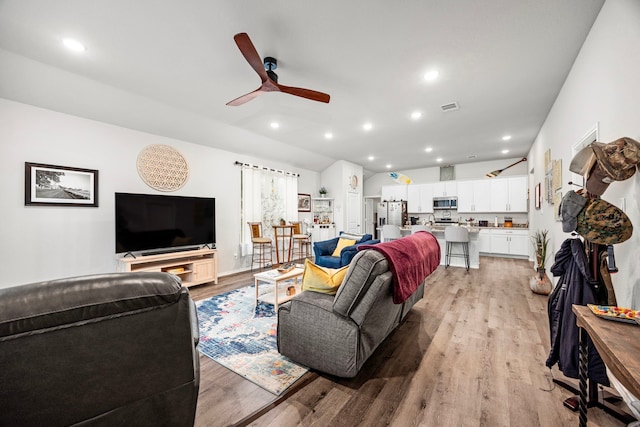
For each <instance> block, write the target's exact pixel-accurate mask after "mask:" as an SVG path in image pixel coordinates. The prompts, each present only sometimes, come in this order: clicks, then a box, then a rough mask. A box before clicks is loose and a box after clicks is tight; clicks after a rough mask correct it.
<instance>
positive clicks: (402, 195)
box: [380, 184, 409, 202]
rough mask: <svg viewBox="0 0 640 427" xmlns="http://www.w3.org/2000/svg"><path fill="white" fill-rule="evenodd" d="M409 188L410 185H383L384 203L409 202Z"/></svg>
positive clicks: (382, 196)
mask: <svg viewBox="0 0 640 427" xmlns="http://www.w3.org/2000/svg"><path fill="white" fill-rule="evenodd" d="M407 187H409V186H408V185H401V184H396V185H383V186H382V189H381V194H380V196H381V198H382V201H383V202H390V201H391V202H397V201H400V200H407Z"/></svg>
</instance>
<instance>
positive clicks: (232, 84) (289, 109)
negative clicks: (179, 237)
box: [0, 0, 604, 172]
mask: <svg viewBox="0 0 640 427" xmlns="http://www.w3.org/2000/svg"><path fill="white" fill-rule="evenodd" d="M603 2H604V0H562V1H558V0H536V1H530V0H484V1H472V0H449V1H437V0H405V1H399V2H390V1H385V0H351V1H344V0H342V1H336V0H325V1H306V0H297V1H294V0H289V1H283V0H272V1H268V2H267V1H260V0H216V1H211V0H182V1H178V0H91V1H87V0H56V1H51V0H0V48H2V49H4V52H2V55H0V60H1V61H2V63H0V68H1V69H2V70H0V77H2V79H3V80H2V81H1V82H0V96H1V97H4V98H8V99H13V100H16V101H20V102H26V103H29V104H34V105H38V106H42V107H45V108H50V109H53V110H56V111H62V112H65V113H70V114H75V115H78V116H83V117H88V118H91V119H96V120H101V121H104V122H107V123H113V124H116V125H120V126H126V127H129V128H133V129H138V130H141V131H145V132H150V133H154V134H158V135H165V136H169V137H172V138H178V139H182V140H186V141H191V142H194V143H198V144H203V145H208V146H212V147H218V148H221V149H225V150H231V151H234V152H237V153H241V154H247V155H252V156H256V157H259V158H266V159H277V160H278V161H283V162H286V163H288V164H291V165H293V166H297V167H302V168H307V169H311V170H317V171H320V170H322V169H324V168H326V167H327V166H328V165H330V164H331V163H332V162H333V161H335V160H340V159H342V160H348V161H351V162H354V163H357V164H361V165H363V167H364V168H365V170H367V171H369V172H383V171H386V170H387V168H386V165H387V164H391V165H392V167H391V169H393V170H407V169H414V168H423V167H432V166H437V165H440V164H460V163H468V162H476V161H488V160H496V159H500V158H509V159H512V158H514V157H521V156H526V155H527V152H528V150H529V148H530V147H531V144H532V143H533V140H534V138H535V136H536V135H537V133H538V130H539V129H540V127H541V126H542V124H543V121H544V119H545V117H546V116H547V114H548V112H549V110H550V108H551V106H552V103H553V101H554V100H555V98H556V96H557V94H558V92H559V90H560V88H561V86H562V84H563V82H564V80H565V78H566V76H567V74H568V72H569V70H570V68H571V66H572V64H573V61H574V59H575V57H576V55H577V53H578V51H579V49H580V47H581V45H582V43H583V41H584V39H585V37H586V35H587V33H588V31H589V29H590V28H591V25H592V24H593V21H594V20H595V17H596V16H597V14H598V12H599V10H600V8H601V6H602V4H603ZM239 32H246V33H248V35H249V36H250V38H251V40H252V41H253V43H254V45H255V47H256V49H257V51H258V53H259V54H260V55H261V56H262V57H264V56H273V57H275V58H277V59H278V69H277V70H276V72H277V74H278V75H279V79H280V80H279V82H280V83H282V84H285V85H288V86H298V87H303V88H308V89H313V90H317V91H321V92H326V93H329V94H330V95H331V102H330V103H329V104H323V103H318V102H314V101H310V100H306V99H303V98H298V97H295V96H291V95H286V94H282V93H268V94H265V95H263V96H260V97H258V98H256V99H254V100H252V101H250V102H249V103H247V104H244V105H242V106H238V107H229V106H226V105H225V103H226V102H228V101H230V100H232V99H234V98H236V97H238V96H240V95H243V94H245V93H247V92H250V91H252V90H254V89H256V88H257V87H258V86H259V84H260V79H259V77H258V76H257V74H256V73H255V72H254V71H253V70H252V69H251V67H250V66H249V64H248V63H247V62H246V61H245V59H244V58H243V56H242V55H241V53H240V51H239V50H238V48H237V46H236V45H235V43H234V41H233V36H234V34H236V33H239ZM63 37H74V38H76V39H78V40H80V41H82V42H83V43H85V44H86V45H87V47H88V50H87V51H86V52H85V53H84V54H82V55H78V54H72V53H70V52H68V51H66V50H65V48H63V47H62V45H61V39H62V38H63ZM432 68H436V69H438V70H439V72H440V77H439V79H438V80H436V81H435V82H433V83H428V82H426V81H425V80H424V79H423V74H424V73H425V72H426V71H428V70H430V69H432ZM454 101H455V102H458V103H459V105H460V109H459V110H458V111H453V112H447V113H444V112H442V111H441V109H440V106H441V105H442V104H446V103H450V102H454ZM414 110H420V111H422V113H423V116H422V118H421V119H420V120H418V121H413V120H411V119H410V117H409V116H410V114H411V112H412V111H414ZM274 120H277V121H278V122H279V123H280V128H279V129H277V130H274V129H272V128H271V127H270V126H269V124H270V122H271V121H274ZM365 121H370V122H371V123H372V124H373V129H372V130H371V131H369V132H365V131H363V129H362V124H363V123H364V122H365ZM327 131H331V132H333V134H334V138H333V139H332V140H330V141H328V140H326V139H325V138H324V134H325V132H327ZM505 134H509V135H512V139H511V141H509V142H504V141H502V140H501V137H502V136H503V135H505ZM428 146H430V147H433V151H432V152H431V153H426V152H425V148H426V147H428ZM505 148H506V149H509V150H510V152H509V153H508V154H502V153H501V150H503V149H505ZM370 155H372V156H375V160H373V161H369V160H368V159H367V158H368V156H370ZM471 156H476V157H475V158H472V157H471ZM437 157H441V158H442V159H443V161H442V163H437V162H436V158H437ZM240 160H242V159H240Z"/></svg>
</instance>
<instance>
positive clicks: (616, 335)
mask: <svg viewBox="0 0 640 427" xmlns="http://www.w3.org/2000/svg"><path fill="white" fill-rule="evenodd" d="M572 309H573V312H574V313H575V315H576V324H577V325H578V327H579V328H580V364H579V370H580V407H579V408H580V416H579V425H580V427H586V425H587V355H588V349H587V339H586V338H587V337H586V335H585V334H589V337H590V338H591V341H592V342H593V344H594V345H595V346H596V349H597V350H598V353H599V354H600V357H601V358H602V360H603V362H604V363H605V365H607V367H608V368H609V370H610V371H611V372H612V373H613V375H614V376H615V377H616V378H617V379H618V381H620V383H622V385H623V386H625V388H626V389H627V390H629V392H631V393H632V394H633V395H634V396H637V397H640V326H638V325H632V324H625V323H621V322H615V321H612V320H606V319H600V318H599V317H598V316H596V315H595V314H593V312H592V311H591V310H590V309H589V307H587V306H582V305H574V306H573V308H572Z"/></svg>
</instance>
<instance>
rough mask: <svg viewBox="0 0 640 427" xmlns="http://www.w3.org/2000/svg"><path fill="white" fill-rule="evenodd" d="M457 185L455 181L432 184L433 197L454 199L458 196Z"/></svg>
mask: <svg viewBox="0 0 640 427" xmlns="http://www.w3.org/2000/svg"><path fill="white" fill-rule="evenodd" d="M457 184H458V183H457V182H456V181H440V182H434V183H433V184H432V185H433V197H455V196H457V195H458V185H457Z"/></svg>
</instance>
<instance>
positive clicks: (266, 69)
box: [227, 33, 329, 106]
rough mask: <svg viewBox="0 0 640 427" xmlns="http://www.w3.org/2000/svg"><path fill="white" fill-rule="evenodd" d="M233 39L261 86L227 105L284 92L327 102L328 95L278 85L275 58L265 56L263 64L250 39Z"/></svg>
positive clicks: (238, 36) (245, 34)
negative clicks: (264, 94)
mask: <svg viewBox="0 0 640 427" xmlns="http://www.w3.org/2000/svg"><path fill="white" fill-rule="evenodd" d="M233 39H234V40H235V41H236V44H237V45H238V48H239V49H240V52H242V55H243V56H244V59H246V60H247V62H248V63H249V65H251V68H253V69H254V70H255V72H256V73H258V75H259V76H260V79H261V80H262V85H261V86H260V87H259V88H258V89H256V90H254V91H253V92H249V93H247V94H245V95H242V96H241V97H239V98H236V99H234V100H232V101H229V102H227V105H232V106H236V105H242V104H244V103H245V102H248V101H251V100H252V99H253V98H255V97H256V96H258V95H262V94H263V93H265V92H284V93H288V94H290V95H295V96H300V97H302V98H307V99H311V100H313V101H318V102H325V103H328V102H329V95H328V94H326V93H322V92H318V91H315V90H311V89H303V88H299V87H291V86H285V85H281V84H278V75H277V74H276V73H275V72H274V71H273V70H275V69H276V68H277V67H278V61H277V60H276V59H275V58H272V57H270V56H267V57H266V58H264V63H263V61H262V60H261V59H260V55H258V51H257V50H256V48H255V46H254V45H253V43H251V39H250V38H249V36H248V35H247V33H238V34H236V35H235V36H233Z"/></svg>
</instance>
